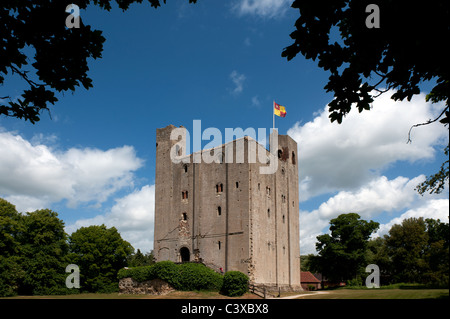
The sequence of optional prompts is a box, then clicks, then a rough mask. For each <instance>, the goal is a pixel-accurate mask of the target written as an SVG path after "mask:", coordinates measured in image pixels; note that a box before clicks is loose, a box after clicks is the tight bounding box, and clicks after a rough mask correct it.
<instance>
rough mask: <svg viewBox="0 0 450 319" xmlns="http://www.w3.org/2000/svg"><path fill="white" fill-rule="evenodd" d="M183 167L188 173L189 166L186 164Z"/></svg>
mask: <svg viewBox="0 0 450 319" xmlns="http://www.w3.org/2000/svg"><path fill="white" fill-rule="evenodd" d="M183 168H184V172H185V173H187V171H188V166H187V165H186V164H185V165H184V166H183Z"/></svg>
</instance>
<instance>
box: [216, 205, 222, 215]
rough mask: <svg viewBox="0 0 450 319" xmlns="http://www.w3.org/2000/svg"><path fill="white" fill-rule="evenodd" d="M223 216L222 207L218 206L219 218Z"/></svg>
mask: <svg viewBox="0 0 450 319" xmlns="http://www.w3.org/2000/svg"><path fill="white" fill-rule="evenodd" d="M220 215H222V207H220V206H217V216H220Z"/></svg>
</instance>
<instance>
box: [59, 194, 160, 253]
mask: <svg viewBox="0 0 450 319" xmlns="http://www.w3.org/2000/svg"><path fill="white" fill-rule="evenodd" d="M154 218H155V186H154V185H151V186H150V185H146V186H144V187H142V188H141V189H140V190H136V191H134V192H133V193H131V194H129V195H127V196H125V197H122V198H119V199H117V200H116V204H115V205H114V206H113V207H112V208H111V210H110V211H109V212H108V213H106V214H104V215H98V216H95V217H94V218H89V219H80V220H77V221H76V222H75V223H74V224H72V225H69V226H67V227H66V231H67V232H68V233H69V234H70V233H72V232H74V231H75V230H77V229H78V228H80V227H85V226H90V225H101V224H105V225H106V226H107V227H113V226H114V227H116V228H117V230H118V231H119V233H120V235H121V236H122V238H123V239H124V240H126V241H128V242H129V243H131V245H132V246H133V247H134V248H135V249H138V248H139V249H141V251H142V252H148V251H150V250H151V249H153V229H154Z"/></svg>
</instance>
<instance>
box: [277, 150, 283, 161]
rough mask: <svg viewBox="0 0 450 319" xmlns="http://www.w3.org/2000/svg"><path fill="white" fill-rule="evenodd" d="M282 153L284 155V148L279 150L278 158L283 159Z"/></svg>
mask: <svg viewBox="0 0 450 319" xmlns="http://www.w3.org/2000/svg"><path fill="white" fill-rule="evenodd" d="M282 155H283V151H282V150H278V159H281V156H282Z"/></svg>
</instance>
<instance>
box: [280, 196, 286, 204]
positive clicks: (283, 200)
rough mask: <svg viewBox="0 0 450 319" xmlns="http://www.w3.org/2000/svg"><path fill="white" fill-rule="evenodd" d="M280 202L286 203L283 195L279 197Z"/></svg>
mask: <svg viewBox="0 0 450 319" xmlns="http://www.w3.org/2000/svg"><path fill="white" fill-rule="evenodd" d="M281 202H282V203H286V196H285V195H283V194H282V195H281Z"/></svg>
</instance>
